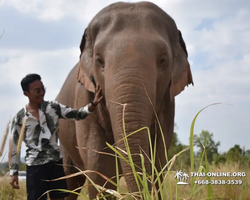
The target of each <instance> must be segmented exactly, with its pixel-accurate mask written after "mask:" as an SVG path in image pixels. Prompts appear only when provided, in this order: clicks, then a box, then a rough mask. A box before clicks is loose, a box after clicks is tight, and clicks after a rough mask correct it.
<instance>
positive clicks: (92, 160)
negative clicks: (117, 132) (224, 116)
mask: <svg viewBox="0 0 250 200" xmlns="http://www.w3.org/2000/svg"><path fill="white" fill-rule="evenodd" d="M85 122H86V123H88V121H87V120H86V121H85ZM88 125H89V127H91V129H89V130H87V131H86V132H88V134H87V136H88V137H87V138H84V139H82V138H83V137H79V138H78V140H77V141H78V142H79V143H78V145H79V147H81V146H83V144H85V146H86V147H87V148H85V149H82V150H81V151H80V155H81V157H82V160H85V161H86V162H85V164H86V169H87V170H91V171H93V172H89V173H87V176H89V178H90V179H91V180H92V181H93V182H94V183H95V184H98V185H100V186H103V187H105V188H107V189H113V190H116V186H114V185H113V184H111V183H110V182H108V181H107V180H106V179H104V178H103V177H102V176H100V175H99V174H101V175H104V176H105V177H108V178H109V179H110V178H113V179H112V181H114V182H116V178H115V176H116V163H115V162H116V161H115V157H114V156H111V155H105V154H102V153H99V152H104V153H109V154H114V152H113V151H112V150H111V149H110V148H109V147H107V145H106V142H108V143H110V144H112V143H113V141H108V139H107V138H106V136H105V135H107V134H108V133H107V132H105V131H104V130H103V129H102V128H101V127H100V126H96V125H95V126H92V125H91V123H89V124H88ZM78 128H79V129H78V130H82V128H83V127H78ZM79 135H80V134H79ZM85 135H86V134H85ZM110 135H111V134H110ZM81 136H82V135H81ZM81 140H82V141H81ZM97 151H98V152H97ZM120 171H121V170H119V172H120ZM95 172H98V173H99V174H97V173H95ZM88 190H89V198H90V199H95V198H96V195H97V194H98V191H97V190H96V189H95V187H94V186H89V188H88Z"/></svg>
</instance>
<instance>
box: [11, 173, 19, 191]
mask: <svg viewBox="0 0 250 200" xmlns="http://www.w3.org/2000/svg"><path fill="white" fill-rule="evenodd" d="M10 178H11V180H10V184H11V186H12V187H13V188H14V189H20V187H19V184H18V176H17V175H14V176H11V177H10Z"/></svg>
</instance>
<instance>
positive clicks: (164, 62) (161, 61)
mask: <svg viewBox="0 0 250 200" xmlns="http://www.w3.org/2000/svg"><path fill="white" fill-rule="evenodd" d="M166 62H167V60H166V58H164V57H162V58H160V60H159V63H160V64H161V65H164V64H166Z"/></svg>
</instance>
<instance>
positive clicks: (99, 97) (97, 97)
mask: <svg viewBox="0 0 250 200" xmlns="http://www.w3.org/2000/svg"><path fill="white" fill-rule="evenodd" d="M102 98H103V96H102V89H101V88H100V86H99V85H98V84H97V85H96V88H95V98H94V100H93V102H92V103H91V104H89V111H90V112H92V111H94V109H95V107H96V106H97V105H98V103H100V102H101V100H102Z"/></svg>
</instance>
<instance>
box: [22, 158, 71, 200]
mask: <svg viewBox="0 0 250 200" xmlns="http://www.w3.org/2000/svg"><path fill="white" fill-rule="evenodd" d="M26 176H27V177H26V189H27V195H28V197H27V199H28V200H37V199H38V198H40V200H46V199H47V194H45V192H46V191H49V190H55V189H67V184H66V180H65V179H63V180H59V181H48V180H52V179H56V178H60V177H63V176H65V173H64V171H63V166H62V159H61V160H59V161H58V162H49V163H46V164H43V165H36V166H27V175H26ZM49 196H50V198H51V199H56V198H63V197H66V196H68V193H66V192H62V191H58V190H55V191H51V192H49Z"/></svg>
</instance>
